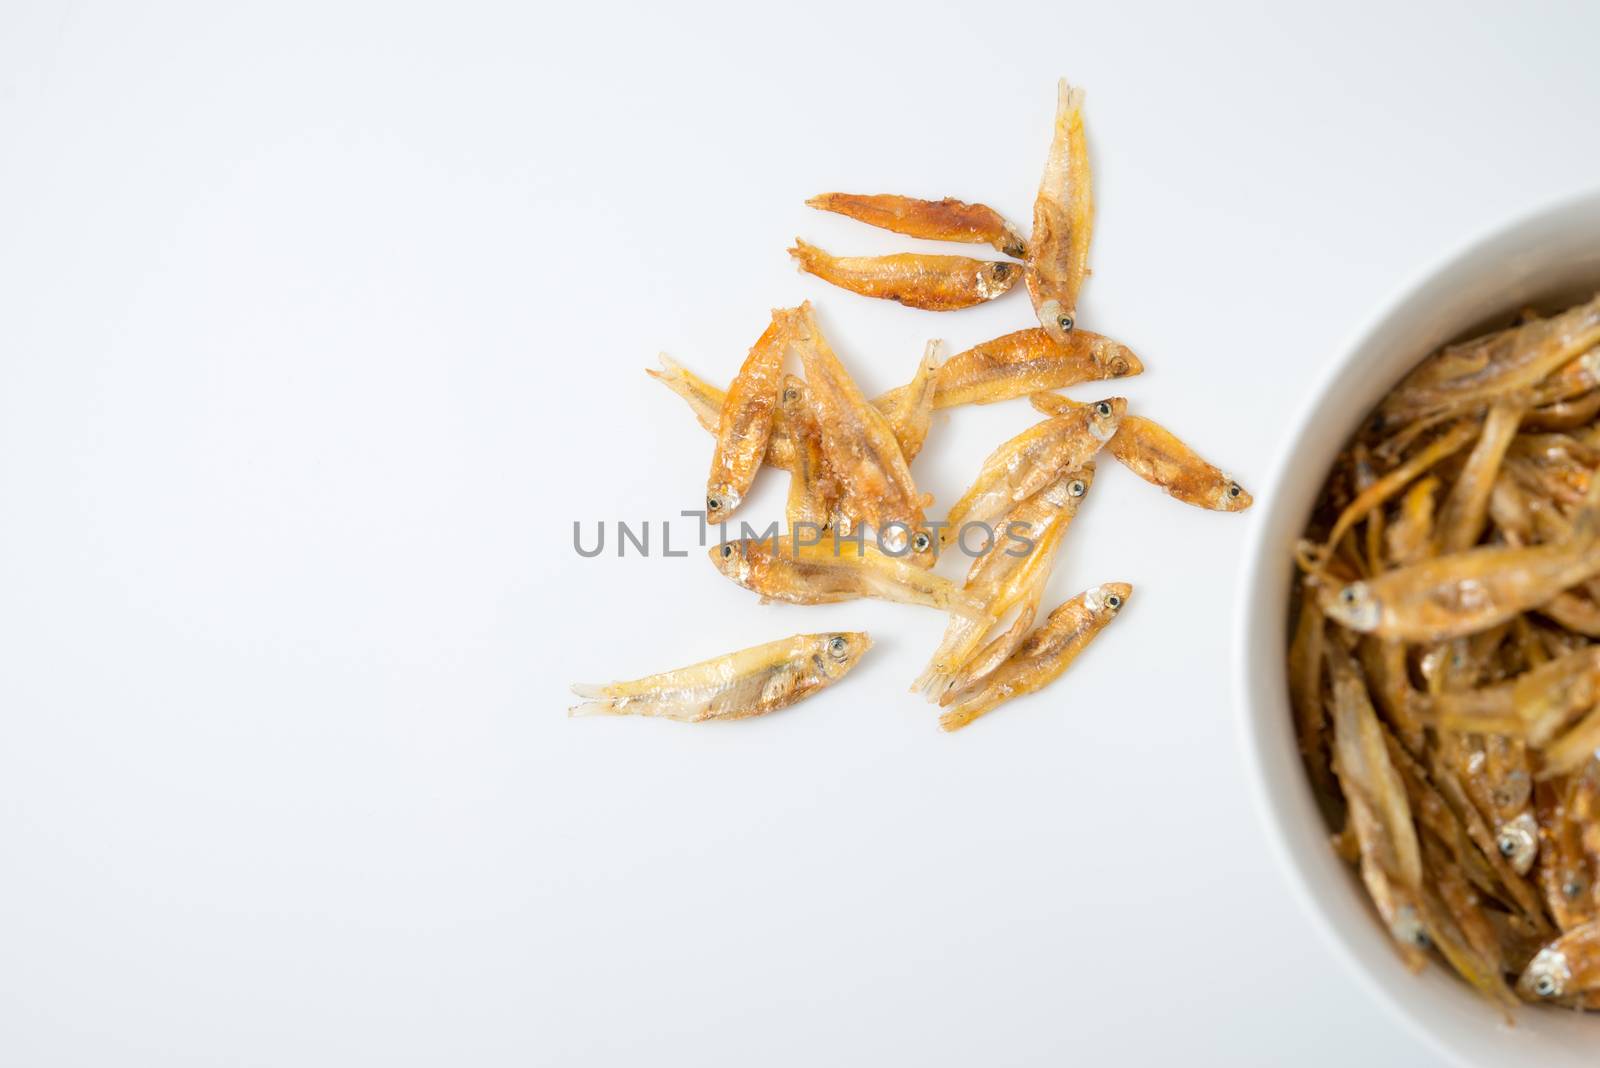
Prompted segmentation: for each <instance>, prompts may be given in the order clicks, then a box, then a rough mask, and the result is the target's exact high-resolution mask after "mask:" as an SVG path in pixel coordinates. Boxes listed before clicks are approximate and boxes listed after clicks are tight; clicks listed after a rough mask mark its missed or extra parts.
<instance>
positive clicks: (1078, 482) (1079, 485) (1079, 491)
mask: <svg viewBox="0 0 1600 1068" xmlns="http://www.w3.org/2000/svg"><path fill="white" fill-rule="evenodd" d="M1088 489H1089V487H1088V486H1085V485H1084V484H1083V479H1081V478H1075V479H1073V480H1072V481H1071V482H1068V483H1067V496H1069V497H1082V496H1083V495H1084V493H1085V492H1086V491H1087V490H1088Z"/></svg>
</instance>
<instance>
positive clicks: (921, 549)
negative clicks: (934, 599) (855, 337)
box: [792, 303, 937, 567]
mask: <svg viewBox="0 0 1600 1068" xmlns="http://www.w3.org/2000/svg"><path fill="white" fill-rule="evenodd" d="M799 319H800V323H799V325H798V326H797V327H796V332H795V337H794V340H793V343H792V345H793V348H794V349H795V350H796V351H797V353H798V355H799V358H800V363H801V364H802V365H803V366H804V368H805V373H806V385H807V386H808V387H809V389H808V391H807V393H806V396H807V397H808V398H809V401H810V405H811V409H812V411H813V413H815V415H816V421H817V426H818V427H819V428H820V430H821V434H822V454H823V457H824V458H825V459H826V460H827V464H828V469H829V470H830V471H831V472H832V477H833V478H834V479H835V480H836V481H837V483H838V487H839V508H838V511H839V514H840V526H841V528H842V529H843V530H844V533H850V532H851V531H852V530H854V529H855V527H856V525H857V524H860V523H865V524H866V525H867V526H870V527H872V528H873V529H874V530H875V531H877V532H879V534H880V536H883V535H885V533H886V532H892V533H896V534H899V535H900V537H902V538H904V539H905V540H906V541H908V542H909V543H910V545H911V549H912V552H911V555H910V559H911V560H912V561H913V562H915V563H918V564H920V565H922V566H924V567H931V566H933V563H934V560H935V559H936V558H937V552H936V548H937V546H936V545H935V544H934V540H933V537H932V535H931V534H930V533H929V532H928V530H927V529H926V526H925V522H924V518H923V513H922V509H923V507H924V505H925V504H926V503H927V502H926V500H925V499H924V498H923V495H922V494H921V493H919V492H918V491H917V485H916V482H915V481H913V479H912V477H911V468H910V466H909V465H908V464H907V463H906V459H905V456H904V454H902V453H901V451H900V442H899V439H898V438H896V437H895V433H894V428H893V427H891V426H890V425H889V421H888V420H887V419H886V418H884V415H883V413H882V412H880V411H879V410H878V409H877V408H875V407H873V406H872V405H870V404H868V403H867V401H866V398H865V397H863V396H862V395H861V390H860V389H858V388H857V387H856V384H855V382H854V381H853V380H852V379H851V377H850V374H849V372H847V371H846V370H845V369H844V365H843V364H841V363H840V362H839V358H838V357H837V356H835V355H834V352H833V349H832V347H830V346H829V344H828V340H827V338H825V337H823V335H822V328H821V327H820V326H819V325H818V324H817V320H816V316H815V315H814V314H813V313H812V310H811V305H810V304H809V303H807V304H805V305H802V306H801V309H800V314H799ZM897 528H899V529H897ZM894 540H897V539H891V538H885V542H886V544H888V543H890V542H891V541H894ZM895 547H898V546H895Z"/></svg>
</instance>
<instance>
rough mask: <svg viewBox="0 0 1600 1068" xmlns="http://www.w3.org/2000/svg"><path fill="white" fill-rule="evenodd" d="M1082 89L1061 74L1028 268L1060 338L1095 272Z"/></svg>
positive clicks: (1043, 316)
mask: <svg viewBox="0 0 1600 1068" xmlns="http://www.w3.org/2000/svg"><path fill="white" fill-rule="evenodd" d="M1083 97H1084V93H1083V90H1082V89H1074V88H1073V87H1072V86H1070V85H1068V84H1067V80H1066V79H1065V78H1063V79H1061V82H1060V84H1059V85H1058V86H1057V88H1056V125H1055V134H1054V136H1053V137H1052V139H1051V141H1050V155H1049V156H1048V157H1047V158H1046V160H1045V166H1044V177H1043V178H1042V179H1040V182H1039V195H1038V197H1037V198H1035V200H1034V202H1033V236H1032V237H1031V238H1029V240H1028V261H1027V266H1026V267H1025V268H1024V272H1023V273H1024V276H1025V278H1026V279H1027V286H1028V296H1029V297H1030V298H1032V300H1033V310H1034V313H1035V314H1036V315H1038V317H1039V325H1041V326H1043V327H1044V328H1045V330H1047V331H1049V333H1050V336H1051V337H1053V338H1055V339H1056V340H1057V341H1061V340H1063V339H1065V337H1066V335H1067V334H1069V333H1071V332H1072V328H1073V326H1074V325H1075V324H1076V322H1077V314H1078V291H1079V290H1080V289H1082V288H1083V280H1084V278H1085V277H1086V276H1087V275H1088V274H1089V243H1090V241H1091V239H1092V238H1093V237H1094V188H1093V179H1092V177H1091V175H1090V173H1089V147H1088V142H1087V139H1086V138H1085V137H1084V132H1083Z"/></svg>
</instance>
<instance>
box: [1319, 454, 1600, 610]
mask: <svg viewBox="0 0 1600 1068" xmlns="http://www.w3.org/2000/svg"><path fill="white" fill-rule="evenodd" d="M1595 490H1600V479H1595V480H1594V481H1593V484H1592V487H1591V491H1590V494H1589V499H1588V500H1587V501H1586V503H1585V506H1584V510H1583V512H1582V513H1581V514H1580V516H1579V518H1578V520H1577V521H1575V522H1574V524H1573V532H1572V537H1570V538H1568V539H1567V540H1565V541H1562V542H1558V543H1554V544H1549V545H1532V546H1524V547H1512V546H1502V545H1489V546H1481V547H1479V548H1476V549H1468V550H1466V551H1465V552H1459V553H1451V554H1450V555H1448V556H1438V557H1434V558H1432V559H1430V560H1424V561H1422V562H1421V563H1417V564H1412V565H1410V566H1408V567H1401V568H1396V569H1395V570H1393V571H1389V572H1387V573H1385V574H1383V575H1378V576H1375V577H1373V578H1370V579H1367V580H1365V581H1361V582H1353V583H1350V584H1349V585H1346V586H1342V587H1336V586H1334V585H1331V584H1330V585H1328V586H1325V587H1323V589H1322V590H1321V597H1322V610H1323V611H1324V612H1326V613H1327V614H1328V616H1329V617H1330V618H1331V619H1334V620H1335V621H1337V622H1338V623H1340V624H1341V625H1343V626H1345V627H1348V628H1350V629H1351V630H1354V631H1359V632H1361V633H1363V634H1377V635H1379V636H1380V637H1384V638H1399V639H1402V640H1405V641H1418V642H1427V641H1443V640H1445V639H1448V638H1454V637H1458V636H1460V635H1463V634H1471V633H1473V632H1474V631H1480V630H1485V629H1487V628H1489V627H1492V626H1494V625H1495V624H1497V623H1503V622H1505V621H1506V620H1508V619H1510V618H1511V617H1512V616H1514V615H1516V614H1518V613H1519V612H1525V611H1528V610H1529V609H1532V608H1536V607H1538V606H1539V605H1541V604H1544V603H1545V602H1546V601H1549V600H1550V599H1551V598H1552V597H1555V596H1556V595H1557V594H1559V593H1561V592H1562V591H1563V590H1566V589H1568V588H1569V587H1571V586H1574V585H1577V584H1578V583H1580V582H1583V581H1584V580H1585V579H1588V578H1592V577H1594V576H1595V575H1597V574H1600V552H1595V551H1594V548H1595V543H1596V539H1597V538H1600V499H1597V498H1596V493H1595Z"/></svg>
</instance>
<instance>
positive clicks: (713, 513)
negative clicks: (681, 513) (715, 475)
mask: <svg viewBox="0 0 1600 1068" xmlns="http://www.w3.org/2000/svg"><path fill="white" fill-rule="evenodd" d="M743 499H744V498H743V497H742V496H740V494H739V493H738V492H736V491H735V490H734V488H733V487H732V486H730V485H728V484H727V483H725V482H718V483H713V484H710V485H708V486H706V522H707V523H711V524H713V525H715V524H717V523H725V522H727V520H728V517H729V516H731V515H733V512H734V509H736V508H738V507H739V502H740V501H742V500H743Z"/></svg>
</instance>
